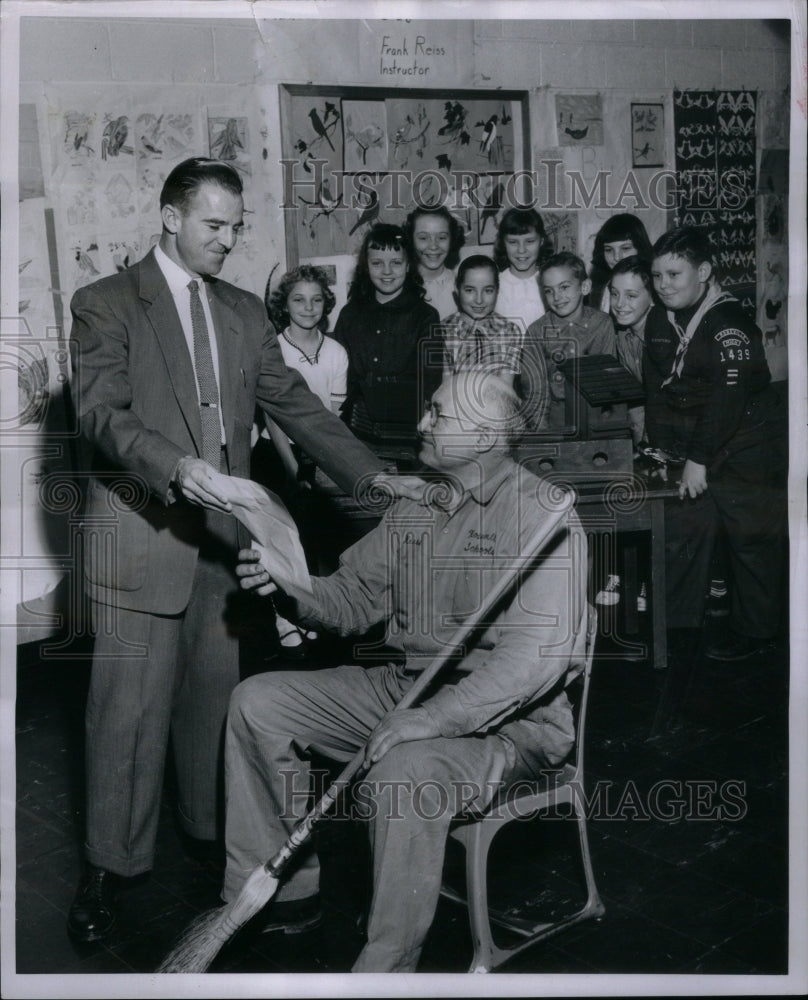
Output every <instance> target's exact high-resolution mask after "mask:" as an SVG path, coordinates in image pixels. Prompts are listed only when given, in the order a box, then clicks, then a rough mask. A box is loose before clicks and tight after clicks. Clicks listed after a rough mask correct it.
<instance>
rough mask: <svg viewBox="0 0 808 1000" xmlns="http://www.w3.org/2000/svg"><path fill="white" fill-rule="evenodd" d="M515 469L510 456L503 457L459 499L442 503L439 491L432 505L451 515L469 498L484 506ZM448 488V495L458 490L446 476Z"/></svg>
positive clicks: (452, 494) (454, 494)
mask: <svg viewBox="0 0 808 1000" xmlns="http://www.w3.org/2000/svg"><path fill="white" fill-rule="evenodd" d="M515 469H516V463H515V462H514V461H513V459H512V458H510V457H507V456H506V457H505V458H504V459H503V461H502V464H501V465H500V466H499V467H498V468H497V469H496V470H495V471H494V472H493V473H492V474H491V475H488V476H486V477H485V478H484V479H483V480H482V481H481V482H479V483H478V484H477V485H476V486H472V487H471V488H470V489H467V490H463V492H462V495H461V497H460V500H459V501H458V502H457V503H455V504H452V503H451V500H449V502H447V503H446V504H442V503H441V502H440V500H441V499H442V498H443V491H442V490H441V491H439V493H438V495H437V496H436V498H435V499H434V500H432V501H431V503H432V505H433V506H435V507H438V508H440V510H442V511H444V512H445V513H447V514H449V516H450V517H453V516H454V515H455V514H456V513H457V512H458V511H459V510H460V508H461V507H463V506H465V504H466V503H467V502H468V500H469V499H471V500H473V501H474V502H475V503H476V504H479V505H480V506H481V507H484V506H486V505H487V504H489V503H490V502H491V500H492V499H493V498H494V496H495V494H496V493H497V492H498V491H499V490H500V489H501V488H502V486H503V485H504V483H505V482H506V481H507V480H508V479H510V478H511V477H512V476H513V474H514V471H515ZM446 480H447V484H448V489H449V490H450V492H449V494H448V497H449V498H451V497H452V496H456V495H457V494H458V493H459V492H460V487H459V484H458V483H457V482H456V481H453V480H452V479H451V478H450V477H446Z"/></svg>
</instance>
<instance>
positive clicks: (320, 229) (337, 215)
mask: <svg viewBox="0 0 808 1000" xmlns="http://www.w3.org/2000/svg"><path fill="white" fill-rule="evenodd" d="M332 183H333V181H329V179H328V178H327V177H325V178H323V180H322V181H320V183H319V184H318V185H317V189H316V192H315V195H314V197H313V198H311V199H310V198H304V197H303V195H302V194H299V195H298V196H297V200H298V201H299V202H301V204H303V205H304V206H305V208H304V210H303V217H302V219H301V222H300V225H301V226H302V227H303V228H304V229H305V231H306V234H307V235H308V239H309V241H310V242H311V245H312V248H313V249H314V252H315V253H317V254H330V253H333V252H334V247H335V243H334V237H335V236H336V234H332V229H333V228H337V229H338V230H339V232H340V234H342V232H343V224H342V218H343V215H344V212H342V211H340V209H341V208H342V206H343V204H344V202H343V195H342V191H340V192H339V193H338V194H335V193H334V192H333V191H332Z"/></svg>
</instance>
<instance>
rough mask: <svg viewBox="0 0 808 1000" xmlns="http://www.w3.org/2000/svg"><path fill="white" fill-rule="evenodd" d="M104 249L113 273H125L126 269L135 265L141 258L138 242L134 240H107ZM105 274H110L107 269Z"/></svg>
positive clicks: (141, 253)
mask: <svg viewBox="0 0 808 1000" xmlns="http://www.w3.org/2000/svg"><path fill="white" fill-rule="evenodd" d="M105 249H106V253H107V257H108V258H109V260H110V261H111V262H112V268H113V269H114V271H115V272H118V271H125V270H126V269H127V268H128V267H131V266H132V265H133V264H136V263H137V262H138V261H139V260H140V258H141V257H142V256H143V252H142V249H141V243H140V240H138V239H136V238H134V239H131V240H116V239H110V240H107V242H106V247H105ZM107 273H112V272H111V271H109V269H107Z"/></svg>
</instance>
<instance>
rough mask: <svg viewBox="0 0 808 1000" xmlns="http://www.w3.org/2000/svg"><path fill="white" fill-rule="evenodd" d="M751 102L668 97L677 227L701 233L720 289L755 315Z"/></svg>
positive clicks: (719, 94)
mask: <svg viewBox="0 0 808 1000" xmlns="http://www.w3.org/2000/svg"><path fill="white" fill-rule="evenodd" d="M756 106H757V94H756V93H755V92H754V91H748V90H740V91H714V90H713V91H692V90H687V91H674V95H673V112H674V114H673V126H674V144H675V151H676V174H677V193H678V206H677V218H678V222H679V224H680V225H685V226H704V227H706V228H707V230H708V232H709V235H710V239H711V241H712V243H713V246H714V248H715V253H716V263H717V264H718V269H719V272H720V275H721V283H722V285H723V286H724V288H726V289H727V290H728V291H731V292H732V293H733V294H734V295H735V296H736V297H737V298H738V300H739V301H740V302H741V305H743V306H744V308H746V309H748V310H749V311H750V312H751V313H754V312H755V311H756V283H757V269H756V267H757V265H756V254H755V239H756V236H757V212H756V205H755V193H756V190H757V185H756V152H755V146H756V142H755V131H756V123H757V113H756V111H757V107H756Z"/></svg>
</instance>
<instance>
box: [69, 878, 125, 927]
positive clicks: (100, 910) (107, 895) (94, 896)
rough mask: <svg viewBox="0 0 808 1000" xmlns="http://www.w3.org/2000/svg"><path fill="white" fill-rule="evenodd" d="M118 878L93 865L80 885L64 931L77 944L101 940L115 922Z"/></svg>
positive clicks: (116, 916)
mask: <svg viewBox="0 0 808 1000" xmlns="http://www.w3.org/2000/svg"><path fill="white" fill-rule="evenodd" d="M117 895H118V876H117V875H113V874H112V872H108V871H105V869H103V868H96V867H95V865H88V866H87V873H86V874H85V875H84V877H83V878H82V880H81V882H80V883H79V887H78V890H77V891H76V896H75V898H74V900H73V903H72V905H71V907H70V913H69V914H68V917H67V929H68V931H70V933H71V934H72V935H73V937H74V938H76V939H77V940H79V941H102V940H103V939H104V938H105V937H107V936H108V935H109V933H110V931H111V930H112V928H113V927H114V926H115V922H116V920H117V919H118V913H117V910H116V902H117Z"/></svg>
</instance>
